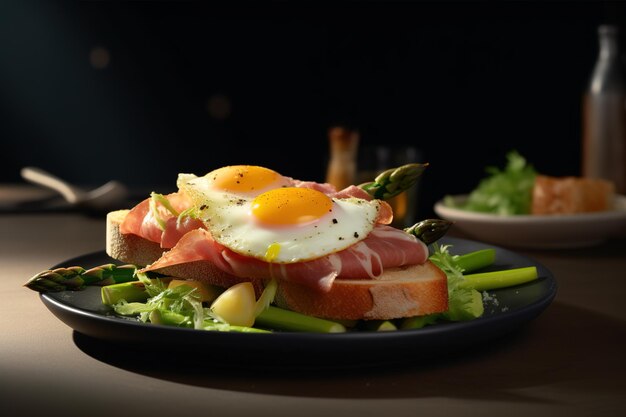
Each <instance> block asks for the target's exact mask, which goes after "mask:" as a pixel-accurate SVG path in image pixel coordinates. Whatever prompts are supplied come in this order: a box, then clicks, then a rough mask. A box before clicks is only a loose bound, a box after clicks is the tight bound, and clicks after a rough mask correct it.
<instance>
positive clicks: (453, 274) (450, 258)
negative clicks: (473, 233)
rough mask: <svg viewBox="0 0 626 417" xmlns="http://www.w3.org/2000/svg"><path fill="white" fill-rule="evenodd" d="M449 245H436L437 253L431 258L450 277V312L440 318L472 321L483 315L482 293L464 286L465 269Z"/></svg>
mask: <svg viewBox="0 0 626 417" xmlns="http://www.w3.org/2000/svg"><path fill="white" fill-rule="evenodd" d="M449 247H450V246H449V245H443V246H439V245H437V244H435V245H434V248H435V251H434V253H433V254H432V255H431V256H430V258H429V259H430V260H431V262H432V263H434V264H435V265H437V266H438V267H439V268H440V269H441V270H442V271H443V272H445V273H446V276H447V277H448V311H446V312H445V313H442V314H441V315H440V317H441V318H442V319H444V320H450V321H464V320H472V319H475V318H478V317H480V316H482V315H483V312H484V307H483V297H482V294H481V293H480V292H478V291H477V290H475V289H473V288H472V287H468V286H467V285H464V282H465V277H464V276H463V272H464V271H463V269H462V268H461V267H460V266H459V264H458V258H459V256H458V255H451V254H450V252H449V251H448V249H449Z"/></svg>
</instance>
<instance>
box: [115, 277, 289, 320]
mask: <svg viewBox="0 0 626 417" xmlns="http://www.w3.org/2000/svg"><path fill="white" fill-rule="evenodd" d="M137 278H138V279H139V281H141V282H142V283H143V284H144V288H145V290H146V292H147V293H148V296H149V298H148V300H147V301H146V302H145V303H139V302H133V303H129V302H126V300H121V301H120V302H118V303H116V304H114V305H113V306H112V307H113V309H114V310H115V312H116V313H117V314H120V315H123V316H137V317H138V319H139V320H140V321H142V322H144V323H147V322H152V323H156V324H167V325H173V326H179V327H189V328H194V329H197V330H214V331H222V332H224V331H236V332H261V331H263V330H260V329H255V328H247V327H242V326H232V325H230V324H229V323H227V322H226V321H225V320H223V319H222V318H221V317H219V316H218V315H217V314H215V313H214V312H213V311H212V310H211V309H210V308H208V307H205V306H204V305H203V304H202V302H201V301H200V296H199V295H198V290H197V288H195V287H192V286H189V285H179V286H176V287H173V288H168V286H167V284H166V282H164V281H163V280H160V279H150V278H148V277H147V276H146V275H145V274H142V273H137ZM277 285H278V284H277V282H276V281H275V280H272V281H270V283H269V284H268V286H267V287H266V288H265V290H264V291H263V293H262V294H261V296H260V297H259V300H257V305H256V313H257V315H258V314H260V313H262V312H263V311H264V310H265V309H267V307H268V306H269V305H270V304H271V303H272V302H273V301H274V296H275V295H276V288H277Z"/></svg>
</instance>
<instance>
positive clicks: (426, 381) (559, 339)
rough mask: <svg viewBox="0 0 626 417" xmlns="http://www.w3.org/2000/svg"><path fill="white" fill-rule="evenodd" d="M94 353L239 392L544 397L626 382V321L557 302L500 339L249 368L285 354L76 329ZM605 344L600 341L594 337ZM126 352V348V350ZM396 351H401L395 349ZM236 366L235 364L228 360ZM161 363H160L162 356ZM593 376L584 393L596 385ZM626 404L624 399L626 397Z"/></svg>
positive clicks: (125, 365) (124, 365)
mask: <svg viewBox="0 0 626 417" xmlns="http://www.w3.org/2000/svg"><path fill="white" fill-rule="evenodd" d="M74 342H75V344H76V346H77V347H78V348H79V349H80V350H81V351H83V352H84V353H86V354H87V355H89V356H91V357H93V358H94V359H97V360H99V361H102V362H104V363H107V364H109V365H111V366H115V367H118V368H121V369H125V370H128V371H131V372H136V373H138V374H142V375H145V376H148V377H151V378H157V379H162V380H167V381H172V382H176V383H182V384H187V385H193V386H199V387H207V388H213V389H220V390H230V391H236V392H248V393H256V394H271V395H283V396H297V397H312V398H363V399H365V398H429V397H454V398H473V399H477V400H480V399H489V400H491V401H493V400H498V401H514V402H531V403H541V402H545V401H546V400H545V399H543V398H536V397H533V396H529V395H525V394H524V393H523V390H524V388H530V387H537V386H548V385H551V384H567V386H568V389H570V390H572V389H573V390H575V389H576V386H577V385H576V382H577V381H582V380H584V381H587V382H588V381H589V380H592V381H594V384H593V386H594V389H595V390H597V393H603V392H604V393H609V392H617V393H620V392H625V391H626V378H624V375H625V374H626V359H625V356H624V352H625V351H626V322H624V321H620V320H616V319H614V318H610V317H607V316H604V315H601V314H597V313H594V312H590V311H587V310H584V309H580V308H576V307H572V306H570V305H567V304H563V303H559V302H554V303H553V304H552V305H551V306H550V307H549V308H548V309H547V310H546V311H545V312H544V313H543V314H541V315H540V316H539V317H538V318H537V319H536V320H533V321H531V322H530V323H528V324H526V325H524V326H523V327H521V328H519V329H518V330H516V331H514V332H513V333H511V334H509V335H507V336H505V337H501V338H500V339H497V340H492V341H490V342H486V343H482V344H480V345H476V346H472V347H470V348H468V347H463V348H459V349H455V347H454V346H451V347H450V349H449V350H448V351H445V352H443V351H442V352H439V353H436V352H433V353H432V354H428V355H423V354H421V355H416V356H415V357H407V358H406V361H401V362H399V363H398V362H397V361H396V362H395V363H393V364H388V365H381V366H378V367H366V368H351V369H341V368H339V369H336V368H335V369H333V368H328V369H315V368H311V369H302V368H297V369H289V368H286V367H278V368H276V369H272V367H271V366H270V367H261V368H259V367H255V366H250V367H249V368H246V367H245V366H242V365H245V364H246V363H249V364H251V365H252V364H253V363H256V364H259V363H265V364H270V365H271V364H272V363H280V362H281V360H282V358H281V357H280V355H276V356H272V355H271V354H269V355H268V354H265V355H264V356H257V357H247V358H246V357H241V356H238V354H237V353H234V354H233V356H232V357H225V356H224V355H220V357H215V356H214V355H212V354H211V350H210V347H207V351H206V354H205V355H198V354H190V355H184V354H183V355H170V357H169V358H168V354H167V353H166V352H163V351H162V350H160V349H158V347H157V348H156V349H155V350H154V351H150V350H149V349H148V348H146V347H145V346H143V347H140V346H135V347H133V346H128V345H119V344H116V343H113V342H109V341H104V340H100V339H96V338H92V337H90V336H85V335H83V334H81V333H78V332H74ZM598 346H602V347H603V348H602V349H603V350H602V351H598V349H597V347H598ZM120 352H124V354H120ZM388 353H389V355H394V352H392V351H390V352H388ZM231 363H232V364H238V366H229V364H231ZM155 364H158V365H155ZM589 385H590V384H588V383H587V384H586V385H585V386H586V387H587V388H586V389H585V390H582V388H581V393H580V394H581V395H590V394H592V393H590V392H589V390H588V387H589ZM625 404H626V400H625Z"/></svg>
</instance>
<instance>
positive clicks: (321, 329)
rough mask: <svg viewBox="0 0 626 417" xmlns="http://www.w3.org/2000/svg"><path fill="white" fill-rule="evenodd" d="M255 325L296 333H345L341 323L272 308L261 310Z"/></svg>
mask: <svg viewBox="0 0 626 417" xmlns="http://www.w3.org/2000/svg"><path fill="white" fill-rule="evenodd" d="M255 324H256V325H259V326H262V327H268V328H270V329H280V330H290V331H296V332H316V333H343V332H345V331H346V328H345V327H344V326H343V325H342V324H341V323H337V322H334V321H330V320H324V319H319V318H317V317H311V316H306V315H304V314H300V313H296V312H295V311H290V310H285V309H282V308H278V307H273V306H270V307H268V308H267V309H265V310H263V312H261V314H259V316H258V317H257V318H256V322H255Z"/></svg>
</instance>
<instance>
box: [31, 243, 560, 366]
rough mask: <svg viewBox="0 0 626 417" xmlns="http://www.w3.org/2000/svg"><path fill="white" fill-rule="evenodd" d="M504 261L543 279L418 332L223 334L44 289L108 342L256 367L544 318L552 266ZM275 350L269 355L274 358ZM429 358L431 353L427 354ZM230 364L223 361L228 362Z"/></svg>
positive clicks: (53, 305) (469, 335)
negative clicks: (141, 317) (123, 313)
mask: <svg viewBox="0 0 626 417" xmlns="http://www.w3.org/2000/svg"><path fill="white" fill-rule="evenodd" d="M442 243H446V244H451V245H453V246H452V248H451V249H450V252H451V253H453V254H462V253H467V252H470V251H474V250H479V249H484V248H488V247H492V248H494V246H490V245H486V244H482V243H478V242H474V241H469V240H464V239H454V238H446V239H443V240H442ZM495 249H496V263H495V264H494V265H493V266H492V267H490V269H506V268H515V267H525V266H536V267H537V270H538V273H539V279H538V280H536V281H533V282H531V283H527V284H523V285H519V286H516V287H509V288H505V289H500V290H495V291H491V292H490V295H491V297H489V298H493V300H492V301H488V302H486V304H485V314H484V316H483V317H481V318H478V319H476V320H472V321H466V322H458V323H441V324H436V325H432V326H428V327H425V328H423V329H418V330H398V331H393V332H365V331H364V332H351V333H338V334H316V333H296V332H275V333H272V334H250V333H220V332H209V331H200V330H193V329H184V328H176V327H167V326H159V325H153V324H144V323H140V322H138V321H135V320H132V319H128V318H123V317H120V316H117V315H115V314H114V313H113V312H112V310H111V309H110V308H108V307H106V306H104V305H102V303H101V301H100V288H99V287H92V288H88V289H86V290H85V291H77V292H72V291H66V292H60V293H50V294H42V295H41V299H42V301H43V303H44V304H45V305H46V307H48V309H49V310H50V311H51V312H52V313H54V315H56V316H57V317H58V318H59V319H60V320H62V321H63V322H64V323H66V324H67V325H68V326H70V327H71V328H73V329H74V330H76V331H77V332H80V333H82V334H85V335H87V336H91V337H92V338H95V339H97V340H102V343H113V344H116V345H121V346H122V348H123V346H127V347H129V348H130V347H131V346H132V347H142V346H144V347H146V348H149V349H151V350H154V349H157V350H162V351H164V352H173V351H180V352H184V353H185V354H186V355H190V354H194V353H199V354H202V355H206V357H207V358H222V359H223V360H227V358H231V359H233V358H237V359H236V360H233V363H237V364H240V365H242V364H243V365H245V366H248V365H249V363H250V362H252V363H266V364H267V363H268V362H267V361H266V360H263V361H259V358H263V357H264V358H268V357H271V358H275V359H274V360H271V366H304V367H309V366H311V367H315V366H320V365H324V366H334V365H336V366H342V367H346V366H352V367H359V366H364V365H378V364H388V363H398V362H400V361H407V360H411V358H415V360H419V358H420V355H422V354H429V353H433V352H436V353H438V354H442V353H445V352H447V351H450V350H454V351H455V352H459V348H461V347H465V346H469V345H477V344H480V343H484V342H487V341H490V340H493V339H495V338H501V337H503V336H506V335H507V334H509V333H510V332H512V331H514V330H517V329H518V328H519V327H520V326H521V325H523V324H525V323H527V322H528V321H530V320H532V319H533V318H535V317H536V316H538V315H539V314H540V313H541V312H542V311H543V310H544V309H545V308H546V307H548V305H549V304H550V303H551V302H552V300H553V299H554V297H555V295H556V291H557V284H556V281H555V279H554V277H553V276H552V274H551V273H550V271H549V270H548V269H546V268H545V267H544V266H543V265H540V264H539V263H537V262H535V261H533V260H532V259H530V258H527V257H525V256H522V255H519V254H516V253H514V252H512V251H509V250H506V249H503V248H500V247H495ZM110 262H113V260H112V259H111V258H109V257H108V256H107V255H106V254H105V253H104V252H96V253H92V254H87V255H83V256H79V257H77V258H73V259H69V260H67V261H65V262H63V263H61V264H60V265H59V266H72V265H80V266H82V267H92V266H97V265H101V264H105V263H110ZM268 355H269V356H268ZM422 357H423V356H422ZM220 362H221V364H222V365H224V363H223V361H220Z"/></svg>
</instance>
